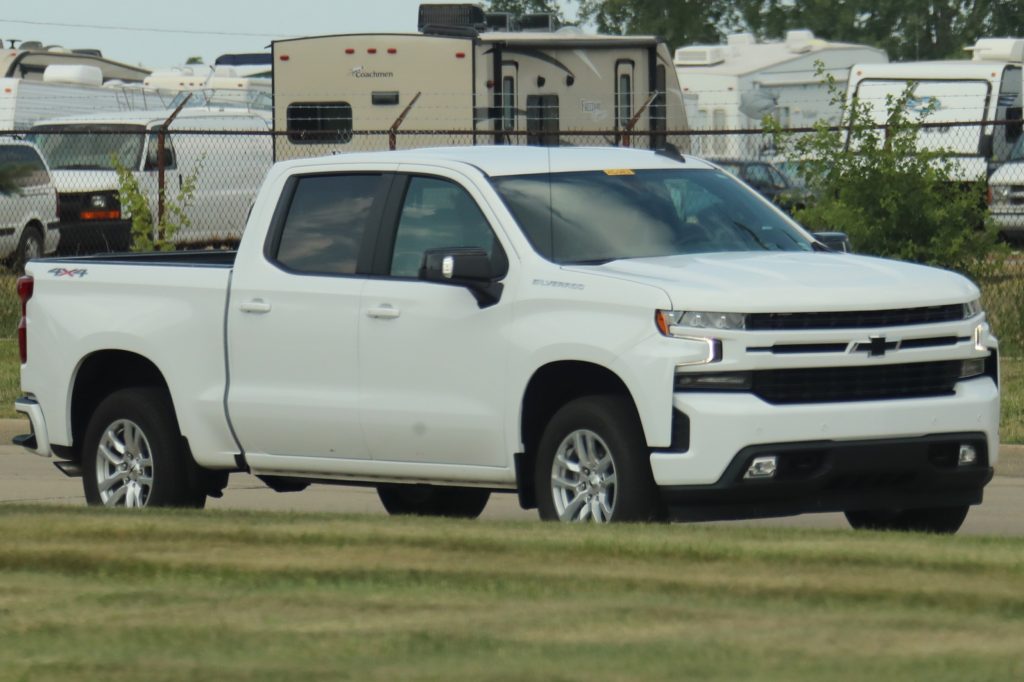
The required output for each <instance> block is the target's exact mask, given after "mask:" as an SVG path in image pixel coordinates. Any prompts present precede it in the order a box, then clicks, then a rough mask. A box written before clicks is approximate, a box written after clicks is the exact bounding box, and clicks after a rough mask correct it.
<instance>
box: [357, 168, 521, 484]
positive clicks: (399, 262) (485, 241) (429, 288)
mask: <svg viewBox="0 0 1024 682" xmlns="http://www.w3.org/2000/svg"><path fill="white" fill-rule="evenodd" d="M401 170H403V171H404V170H406V167H404V166H403V167H402V168H401ZM388 203H389V209H388V215H386V216H385V219H384V226H383V227H382V236H383V237H384V238H383V239H382V242H381V243H380V244H379V245H378V257H377V259H376V262H375V266H374V267H375V274H376V275H378V276H377V277H375V278H373V279H371V280H367V282H366V285H365V286H364V288H363V307H362V311H361V314H360V320H359V383H360V387H361V396H360V398H361V400H360V404H361V406H362V415H363V416H362V425H363V433H364V434H365V436H366V440H367V444H368V446H369V450H370V454H371V456H372V457H373V459H374V460H379V461H397V462H417V463H431V464H455V465H483V466H493V467H497V466H507V465H508V454H509V453H507V452H505V451H504V448H503V444H504V442H505V438H504V419H503V413H504V410H505V409H506V408H507V406H506V405H505V400H506V395H505V393H506V364H507V362H506V356H507V353H508V350H507V349H508V342H507V341H506V335H505V333H504V330H505V327H506V323H507V321H508V319H509V309H510V306H509V305H508V304H507V303H504V302H502V301H500V300H499V301H498V302H497V303H496V304H494V305H490V306H488V307H483V308H481V306H480V304H479V303H478V302H477V300H476V299H475V298H474V296H473V295H472V294H471V292H470V291H469V290H468V289H467V288H465V287H462V286H454V285H450V284H441V283H436V282H428V281H424V280H422V279H420V278H419V271H420V266H421V264H422V263H423V256H424V252H425V251H426V250H428V249H436V248H448V247H480V248H483V249H484V250H485V251H486V252H487V253H488V254H490V255H491V262H492V264H493V265H494V266H495V268H496V269H497V270H498V271H501V270H502V269H507V260H506V258H505V251H504V250H503V248H502V246H501V243H500V241H499V240H498V238H497V236H496V234H495V231H494V229H493V228H492V225H494V224H496V220H495V219H494V216H493V214H491V212H490V210H489V208H488V207H487V206H486V203H484V202H482V201H481V197H480V196H479V193H478V192H477V191H476V190H475V189H474V188H473V187H472V185H471V183H469V182H467V181H466V179H465V178H463V177H462V176H460V175H459V174H457V173H452V172H445V171H438V170H437V169H432V168H424V169H422V171H420V169H417V168H412V169H409V172H408V173H407V174H400V175H398V176H397V177H396V180H395V183H394V184H393V186H392V192H391V198H390V199H389V202H388Z"/></svg>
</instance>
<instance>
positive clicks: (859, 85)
mask: <svg viewBox="0 0 1024 682" xmlns="http://www.w3.org/2000/svg"><path fill="white" fill-rule="evenodd" d="M969 49H970V50H971V51H973V57H972V58H971V59H970V60H950V61H926V62H898V63H893V64H857V65H856V66H854V67H853V70H852V71H851V73H850V82H849V88H848V90H847V97H848V99H850V100H851V101H852V100H853V98H856V99H857V100H859V101H861V102H866V103H867V104H868V105H869V106H870V109H871V112H872V117H873V119H874V121H875V122H876V123H884V122H885V121H886V119H887V118H888V110H887V106H886V104H887V101H888V98H896V97H899V96H900V95H901V94H902V93H903V91H904V90H905V89H906V88H907V87H908V86H911V85H912V86H913V94H912V98H911V100H910V102H909V103H908V108H909V109H910V112H911V114H913V115H914V118H915V119H916V120H921V121H925V122H927V123H941V124H950V125H941V126H938V127H926V128H922V129H921V131H920V134H919V137H918V144H919V146H920V147H921V148H923V149H933V150H939V149H943V150H947V151H949V152H950V153H951V155H952V157H953V159H954V160H955V163H956V166H955V169H956V175H957V179H958V180H965V181H971V180H978V179H985V178H986V177H987V175H988V174H989V173H990V172H991V171H992V170H993V169H994V167H995V166H996V165H998V164H1000V163H1002V162H1003V161H1005V160H1006V159H1007V157H1008V156H1009V153H1010V150H1012V149H1013V146H1014V144H1015V143H1016V141H1017V140H1018V139H1019V138H1020V136H1021V126H1020V124H1019V122H1020V120H1021V86H1022V77H1021V66H1022V63H1024V39H1012V38H983V39H981V40H979V41H978V42H977V43H976V44H975V45H974V46H973V47H972V48H969ZM987 121H1016V122H1017V123H1016V124H1013V125H984V123H985V122H987ZM955 123H964V124H966V125H953V124H955Z"/></svg>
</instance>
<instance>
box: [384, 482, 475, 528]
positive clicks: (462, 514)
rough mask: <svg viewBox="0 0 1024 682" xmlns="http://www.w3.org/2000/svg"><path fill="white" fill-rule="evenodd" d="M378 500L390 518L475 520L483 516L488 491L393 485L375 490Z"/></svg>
mask: <svg viewBox="0 0 1024 682" xmlns="http://www.w3.org/2000/svg"><path fill="white" fill-rule="evenodd" d="M377 496H378V497H379V498H380V501H381V504H383V505H384V508H385V509H386V510H387V511H388V513H389V514H391V515H392V516H397V515H405V514H417V515H420V516H449V517H452V518H461V519H475V518H476V517H478V516H480V514H481V513H483V511H484V507H486V506H487V501H488V500H489V499H490V497H491V491H490V490H485V489H482V488H458V487H454V486H439V485H412V484H399V483H394V484H387V485H379V486H377Z"/></svg>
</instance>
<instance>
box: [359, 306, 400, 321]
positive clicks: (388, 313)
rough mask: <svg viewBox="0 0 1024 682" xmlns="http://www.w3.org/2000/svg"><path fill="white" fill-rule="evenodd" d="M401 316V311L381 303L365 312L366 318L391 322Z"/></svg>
mask: <svg viewBox="0 0 1024 682" xmlns="http://www.w3.org/2000/svg"><path fill="white" fill-rule="evenodd" d="M401 314H402V311H400V310H399V309H398V308H396V307H395V306H393V305H391V304H390V303H382V304H380V305H379V306H377V307H376V308H369V309H368V310H367V311H366V315H367V317H373V318H376V319H378V320H393V319H395V318H396V317H398V316H399V315H401Z"/></svg>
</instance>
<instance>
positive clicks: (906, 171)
mask: <svg viewBox="0 0 1024 682" xmlns="http://www.w3.org/2000/svg"><path fill="white" fill-rule="evenodd" d="M818 67H819V75H820V74H821V73H822V72H823V66H822V65H821V64H820V63H819V64H818ZM825 81H826V83H827V85H828V88H829V91H830V92H831V94H832V97H833V102H834V103H835V104H837V105H838V106H839V107H840V108H841V109H842V111H843V120H844V121H845V123H844V127H843V128H842V129H832V128H830V127H829V126H828V124H827V123H825V122H823V121H822V122H819V123H818V124H817V125H816V126H815V129H814V131H813V132H812V133H808V134H804V135H798V136H790V135H787V134H786V133H785V132H784V131H783V130H782V129H781V128H780V126H779V124H778V122H777V121H775V120H773V119H771V118H770V117H767V118H766V120H765V127H766V129H767V130H768V131H769V132H770V134H772V135H773V136H774V139H775V145H776V148H777V149H780V150H782V151H783V154H784V155H785V156H787V157H789V158H791V159H794V160H798V161H800V162H801V170H802V174H803V175H804V176H805V178H806V180H807V183H808V186H809V187H810V188H811V189H812V190H813V191H814V192H815V193H816V195H817V197H818V200H817V201H816V202H814V203H812V204H811V205H810V206H808V207H807V208H805V209H802V210H799V211H797V212H796V218H797V219H798V220H799V221H800V222H801V223H803V224H804V225H806V226H807V227H808V228H810V229H812V230H838V231H841V232H846V233H847V234H848V235H849V236H850V240H851V242H852V243H853V245H854V248H855V249H857V250H858V251H861V252H866V253H870V254H874V255H878V256H886V257H891V258H899V259H903V260H910V261H914V262H919V263H927V264H931V265H939V266H943V267H948V268H953V269H956V270H960V271H962V272H966V273H968V274H972V275H974V276H978V275H980V274H981V273H982V269H983V265H984V264H985V263H986V257H987V256H989V255H991V254H993V252H996V251H997V248H998V247H997V231H996V229H995V227H994V226H993V225H992V224H991V222H990V221H989V220H988V215H987V209H986V207H985V202H984V189H985V187H984V185H985V183H984V180H983V179H979V180H978V181H977V182H974V183H968V184H967V185H966V186H965V185H964V183H962V182H959V181H958V180H957V179H956V177H955V175H954V168H953V162H952V160H951V158H950V157H949V156H947V155H946V154H945V153H944V152H943V151H942V150H927V149H921V148H920V146H919V145H918V132H919V129H920V125H919V123H918V121H916V120H912V119H911V118H910V117H908V114H907V103H908V101H909V99H910V98H911V95H912V89H911V88H910V87H908V88H907V89H906V90H905V91H904V92H903V93H902V94H901V95H900V96H899V97H891V96H890V97H889V98H888V100H887V116H888V120H887V123H886V126H885V127H884V128H881V127H879V126H878V125H877V124H876V123H875V121H874V119H873V117H872V115H871V111H870V108H869V105H868V104H867V103H865V102H859V101H856V100H854V101H853V102H852V103H847V102H846V100H845V96H844V95H845V90H844V88H843V87H842V86H841V85H839V84H838V83H837V82H836V80H835V79H834V78H832V77H831V76H828V77H826V78H825ZM928 113H930V112H928V111H926V112H925V116H927V114H928Z"/></svg>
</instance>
